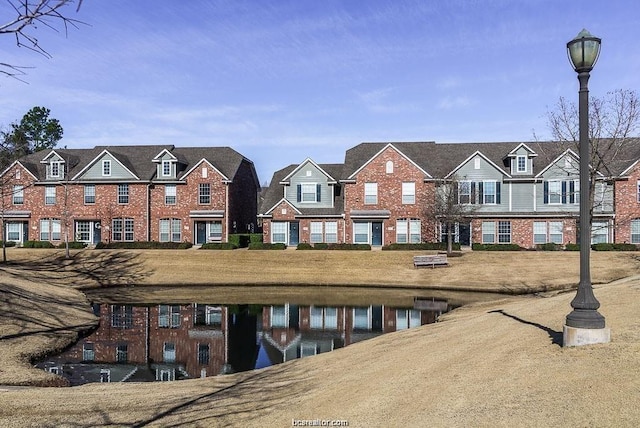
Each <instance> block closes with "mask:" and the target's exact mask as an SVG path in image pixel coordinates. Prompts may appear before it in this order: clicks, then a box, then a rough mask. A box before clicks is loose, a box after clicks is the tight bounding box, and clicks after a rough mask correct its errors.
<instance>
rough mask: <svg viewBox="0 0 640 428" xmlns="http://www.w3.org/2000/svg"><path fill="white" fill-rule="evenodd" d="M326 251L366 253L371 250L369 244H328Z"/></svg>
mask: <svg viewBox="0 0 640 428" xmlns="http://www.w3.org/2000/svg"><path fill="white" fill-rule="evenodd" d="M327 249H328V250H355V251H368V250H371V245H369V244H329V245H328V246H327Z"/></svg>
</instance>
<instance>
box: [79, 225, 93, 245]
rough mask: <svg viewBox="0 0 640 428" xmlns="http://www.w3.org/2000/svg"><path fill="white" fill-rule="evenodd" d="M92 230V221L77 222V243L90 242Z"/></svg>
mask: <svg viewBox="0 0 640 428" xmlns="http://www.w3.org/2000/svg"><path fill="white" fill-rule="evenodd" d="M91 229H92V227H91V222H90V221H82V220H79V221H76V241H82V242H90V241H91Z"/></svg>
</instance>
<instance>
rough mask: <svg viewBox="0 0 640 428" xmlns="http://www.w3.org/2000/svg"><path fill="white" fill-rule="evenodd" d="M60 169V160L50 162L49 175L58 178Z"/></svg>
mask: <svg viewBox="0 0 640 428" xmlns="http://www.w3.org/2000/svg"><path fill="white" fill-rule="evenodd" d="M61 169H62V168H60V162H58V161H55V162H51V177H53V178H58V177H60V176H61V175H62V174H61Z"/></svg>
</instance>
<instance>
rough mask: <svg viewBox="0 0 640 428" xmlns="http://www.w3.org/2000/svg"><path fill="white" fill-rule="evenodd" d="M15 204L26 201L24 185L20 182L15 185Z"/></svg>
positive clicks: (13, 199)
mask: <svg viewBox="0 0 640 428" xmlns="http://www.w3.org/2000/svg"><path fill="white" fill-rule="evenodd" d="M12 201H13V205H22V204H23V203H24V186H21V185H19V184H17V185H15V186H13V198H12Z"/></svg>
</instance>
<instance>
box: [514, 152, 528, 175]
mask: <svg viewBox="0 0 640 428" xmlns="http://www.w3.org/2000/svg"><path fill="white" fill-rule="evenodd" d="M516 171H518V172H527V157H526V156H525V155H518V156H517V157H516Z"/></svg>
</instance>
